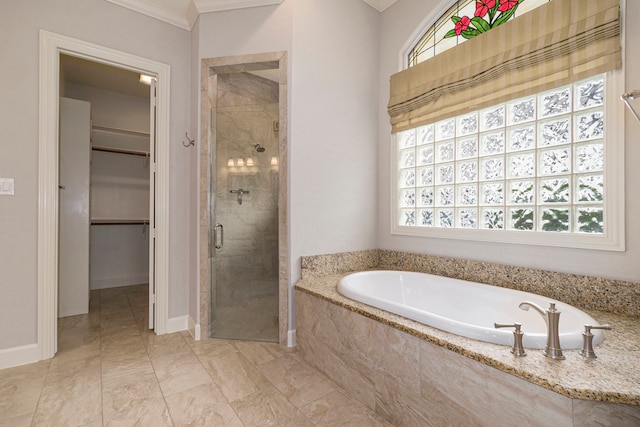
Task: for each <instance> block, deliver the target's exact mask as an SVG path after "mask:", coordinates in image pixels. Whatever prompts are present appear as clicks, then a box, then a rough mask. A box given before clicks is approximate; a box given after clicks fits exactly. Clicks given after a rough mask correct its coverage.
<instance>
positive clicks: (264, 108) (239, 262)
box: [201, 60, 286, 342]
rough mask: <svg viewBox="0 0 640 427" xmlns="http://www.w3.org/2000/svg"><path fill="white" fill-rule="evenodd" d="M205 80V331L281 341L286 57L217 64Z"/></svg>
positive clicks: (282, 323)
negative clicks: (282, 81) (282, 68)
mask: <svg viewBox="0 0 640 427" xmlns="http://www.w3.org/2000/svg"><path fill="white" fill-rule="evenodd" d="M205 61H206V60H205ZM205 87H207V88H208V91H207V94H208V96H207V99H206V100H204V102H205V104H207V105H203V111H205V112H206V114H203V117H206V118H207V119H208V121H209V124H208V129H209V135H208V138H207V139H208V141H209V144H208V158H209V165H208V166H209V168H208V169H209V170H208V173H209V176H208V185H209V192H208V194H207V200H208V206H207V218H206V222H207V223H208V227H207V228H208V238H209V245H208V246H209V247H208V259H207V262H208V266H207V267H209V268H208V269H207V270H208V271H209V282H210V287H209V289H208V295H207V292H205V293H203V292H202V290H201V300H202V301H208V303H207V304H206V305H205V303H203V304H201V310H202V309H204V310H205V311H208V313H204V314H205V318H206V326H208V327H205V328H202V329H203V333H207V334H208V336H211V337H214V338H225V339H240V340H251V341H268V342H282V338H283V337H282V336H281V335H282V334H281V329H282V327H283V326H284V325H286V323H285V322H286V303H285V304H284V305H283V304H282V303H281V301H282V300H283V299H284V300H285V301H286V278H285V277H282V274H281V271H283V270H284V269H282V268H281V246H280V242H281V241H282V234H283V232H284V230H285V227H282V226H281V224H282V223H283V220H282V219H281V218H282V215H283V212H281V208H282V206H281V200H282V195H283V194H285V193H284V190H285V189H283V188H282V182H283V179H282V171H281V167H282V165H281V157H282V154H281V146H282V145H283V141H285V139H284V138H283V136H282V135H281V130H280V126H279V122H280V116H281V111H282V106H281V99H280V93H281V90H282V87H281V84H280V64H279V61H267V62H260V63H258V64H252V65H247V64H238V65H235V66H218V67H216V66H212V67H210V75H209V76H208V78H207V85H205ZM205 107H206V108H205ZM203 128H204V123H203ZM202 259H203V257H201V261H202ZM202 271H203V270H202V265H201V272H202ZM203 283H204V281H203ZM282 283H285V286H284V287H283V286H282ZM203 287H204V285H203ZM282 288H284V289H285V291H284V298H283V297H282V291H281V289H282ZM282 313H284V318H282V317H283V314H282ZM207 315H208V316H207ZM202 320H205V319H202ZM284 327H285V328H286V326H284ZM207 329H208V331H207ZM285 330H286V329H285Z"/></svg>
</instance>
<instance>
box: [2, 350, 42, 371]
mask: <svg viewBox="0 0 640 427" xmlns="http://www.w3.org/2000/svg"><path fill="white" fill-rule="evenodd" d="M37 361H38V344H28V345H21V346H19V347H11V348H5V349H4V350H0V369H5V368H11V367H13V366H20V365H26V364H27V363H34V362H37Z"/></svg>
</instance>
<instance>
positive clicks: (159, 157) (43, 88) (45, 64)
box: [37, 30, 170, 360]
mask: <svg viewBox="0 0 640 427" xmlns="http://www.w3.org/2000/svg"><path fill="white" fill-rule="evenodd" d="M60 54H66V55H70V56H76V57H80V58H84V59H87V60H90V61H94V62H100V63H103V64H107V65H111V66H116V67H119V68H126V69H129V70H131V71H134V72H140V73H144V74H148V75H151V76H154V77H155V78H156V85H157V98H156V104H157V105H156V118H157V120H156V128H155V130H156V146H157V148H156V153H155V154H156V159H155V172H156V179H155V185H156V188H155V230H154V231H155V233H154V234H155V242H156V250H155V262H154V263H153V264H154V277H155V332H156V333H157V334H159V335H160V334H164V333H165V332H166V325H167V320H168V284H169V241H168V238H169V106H170V103H169V93H170V92H169V89H170V67H169V65H167V64H163V63H160V62H157V61H152V60H149V59H146V58H142V57H139V56H135V55H131V54H128V53H125V52H120V51H117V50H114V49H110V48H106V47H103V46H99V45H96V44H93V43H89V42H85V41H82V40H78V39H73V38H71V37H67V36H63V35H59V34H55V33H52V32H49V31H45V30H41V31H40V82H39V89H40V101H39V121H40V122H39V146H38V154H39V157H38V170H39V177H38V343H37V344H38V358H39V359H40V360H43V359H48V358H51V357H53V356H54V355H55V353H56V349H57V323H58V322H57V314H58V223H59V219H58V204H59V199H58V185H59V182H58V172H59V163H58V150H59V140H58V130H59V128H58V119H59V107H58V100H59V69H60ZM151 209H153V208H151ZM150 263H151V260H150Z"/></svg>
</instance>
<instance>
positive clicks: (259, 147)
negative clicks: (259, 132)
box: [253, 144, 265, 153]
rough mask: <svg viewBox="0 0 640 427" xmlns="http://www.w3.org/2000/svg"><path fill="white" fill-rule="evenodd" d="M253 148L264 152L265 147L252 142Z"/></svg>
mask: <svg viewBox="0 0 640 427" xmlns="http://www.w3.org/2000/svg"><path fill="white" fill-rule="evenodd" d="M253 148H255V149H256V151H257V152H258V153H264V150H265V148H264V147H263V146H262V145H260V144H253Z"/></svg>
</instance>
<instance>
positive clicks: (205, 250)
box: [190, 51, 295, 347]
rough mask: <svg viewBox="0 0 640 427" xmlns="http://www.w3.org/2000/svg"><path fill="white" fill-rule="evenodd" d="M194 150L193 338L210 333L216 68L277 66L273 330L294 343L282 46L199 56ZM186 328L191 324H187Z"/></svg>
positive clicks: (283, 342)
mask: <svg viewBox="0 0 640 427" xmlns="http://www.w3.org/2000/svg"><path fill="white" fill-rule="evenodd" d="M200 65H201V68H200V79H201V80H200V88H201V90H200V141H201V143H200V153H199V159H200V161H199V162H198V164H199V169H198V176H199V177H200V180H199V186H200V190H199V192H198V195H199V199H198V204H199V223H198V224H199V230H200V232H199V233H198V237H199V241H198V242H199V244H198V247H199V254H198V255H199V267H200V268H199V276H198V277H199V280H198V283H200V292H199V301H198V307H199V315H198V318H199V322H200V323H199V325H194V332H193V333H194V336H196V337H198V339H200V338H202V339H208V338H210V337H211V328H210V324H211V316H212V313H211V302H212V297H213V295H212V292H211V276H212V274H213V271H212V268H211V265H210V257H211V254H212V253H213V251H215V249H213V247H212V246H213V242H212V241H211V236H212V233H211V232H212V229H213V225H214V224H212V223H211V216H210V213H211V212H212V210H213V209H214V206H213V203H214V202H215V200H214V198H212V197H210V196H209V194H210V188H209V185H210V183H211V176H212V174H214V173H215V171H214V170H213V168H212V163H213V159H214V155H215V149H214V147H215V138H216V135H215V132H213V133H212V132H211V128H212V125H213V123H212V117H211V115H210V111H211V110H212V109H213V108H215V106H216V105H215V100H216V98H217V94H218V88H217V71H216V70H220V69H223V70H225V72H239V71H255V70H259V69H261V70H265V69H277V70H278V71H279V91H278V95H279V96H278V98H279V100H278V105H279V131H278V146H279V150H278V155H279V157H278V179H279V190H278V251H279V253H278V255H279V256H278V267H279V274H278V276H279V277H278V294H279V304H278V305H279V310H278V312H279V315H278V336H279V343H280V345H282V346H289V347H294V346H295V331H294V330H291V329H289V325H291V324H292V322H293V320H292V319H293V315H294V313H292V311H291V310H290V307H291V303H292V289H293V287H292V285H290V284H289V271H290V268H289V267H290V266H289V263H290V259H289V247H290V238H289V236H290V232H289V213H288V212H289V209H288V206H289V205H290V204H289V161H288V160H289V154H288V153H289V150H288V140H289V136H288V133H289V126H288V123H289V107H288V105H289V90H288V82H289V79H288V77H287V76H288V74H289V65H288V56H287V52H285V51H279V52H266V53H257V54H248V55H240V56H225V57H217V58H203V59H201V62H200ZM190 330H191V326H190Z"/></svg>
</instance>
